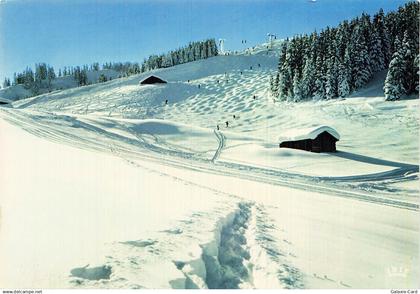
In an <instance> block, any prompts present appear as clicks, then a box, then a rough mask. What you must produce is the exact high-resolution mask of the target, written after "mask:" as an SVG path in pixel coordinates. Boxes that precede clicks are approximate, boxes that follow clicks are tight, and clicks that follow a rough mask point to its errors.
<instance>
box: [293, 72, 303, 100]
mask: <svg viewBox="0 0 420 294" xmlns="http://www.w3.org/2000/svg"><path fill="white" fill-rule="evenodd" d="M301 99H302V87H301V81H300V78H299V75H298V74H297V73H295V75H294V77H293V101H295V102H297V101H300V100H301Z"/></svg>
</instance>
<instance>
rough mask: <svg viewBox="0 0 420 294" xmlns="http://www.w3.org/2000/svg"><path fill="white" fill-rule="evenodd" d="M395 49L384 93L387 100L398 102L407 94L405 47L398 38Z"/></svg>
mask: <svg viewBox="0 0 420 294" xmlns="http://www.w3.org/2000/svg"><path fill="white" fill-rule="evenodd" d="M394 48H395V49H396V51H395V52H394V54H393V55H392V59H391V62H390V63H389V68H388V74H387V76H386V79H385V85H384V93H385V99H386V100H388V101H389V100H391V101H392V100H398V99H400V98H401V96H402V95H404V94H405V93H406V92H407V89H405V88H404V81H405V72H406V67H405V62H404V52H403V46H402V44H401V42H400V41H399V39H398V37H397V38H396V39H395V44H394Z"/></svg>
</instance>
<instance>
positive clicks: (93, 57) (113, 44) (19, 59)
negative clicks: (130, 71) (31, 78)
mask: <svg viewBox="0 0 420 294" xmlns="http://www.w3.org/2000/svg"><path fill="white" fill-rule="evenodd" d="M406 2H407V1H405V0H369V1H366V0H317V1H316V3H310V2H309V1H308V0H154V1H152V0H149V1H146V0H139V1H134V0H125V1H124V0H120V1H117V0H115V1H111V0H102V1H93V0H38V1H35V0H33V1H32V0H0V79H1V80H3V79H4V77H5V76H9V77H12V75H13V72H15V71H22V70H24V69H25V67H26V66H28V65H29V66H31V67H32V68H34V63H37V62H47V63H49V64H51V65H53V66H54V67H63V66H65V65H82V64H86V63H92V62H95V61H98V62H100V63H103V62H105V61H139V62H141V61H142V60H143V59H144V58H145V57H146V56H148V55H150V54H153V53H162V52H166V51H168V50H171V49H175V48H178V47H180V46H182V45H185V44H187V43H188V42H190V41H197V40H202V39H205V38H208V37H214V38H216V39H218V38H224V39H226V48H227V49H232V50H235V49H240V48H242V46H243V45H242V44H241V40H243V39H246V40H247V44H248V45H254V44H257V43H262V42H263V41H265V38H266V34H267V33H269V32H270V33H275V34H277V36H278V37H279V38H284V37H287V36H292V35H294V34H297V33H305V32H312V31H313V30H315V29H317V30H320V29H321V28H324V27H326V26H327V25H330V26H334V25H336V24H338V23H339V22H340V21H342V20H344V19H350V18H352V17H354V16H357V15H360V14H361V13H362V12H364V11H365V12H367V13H370V14H373V13H375V12H376V11H377V10H378V9H379V8H383V9H384V10H385V12H387V11H390V10H395V9H396V8H397V7H398V6H400V5H402V4H404V3H406Z"/></svg>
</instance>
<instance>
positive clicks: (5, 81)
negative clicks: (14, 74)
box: [3, 78, 10, 88]
mask: <svg viewBox="0 0 420 294" xmlns="http://www.w3.org/2000/svg"><path fill="white" fill-rule="evenodd" d="M7 87H10V80H9V79H8V78H5V79H4V82H3V88H7Z"/></svg>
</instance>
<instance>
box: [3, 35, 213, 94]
mask: <svg viewBox="0 0 420 294" xmlns="http://www.w3.org/2000/svg"><path fill="white" fill-rule="evenodd" d="M216 55H218V51H217V45H216V41H215V40H214V39H207V40H204V41H198V42H191V43H189V44H188V45H187V46H184V47H181V48H179V49H176V50H172V51H170V52H168V53H165V54H160V55H151V56H149V57H148V58H146V59H144V61H143V62H142V63H141V64H139V63H138V62H106V63H104V64H103V65H102V66H101V65H100V64H99V63H98V62H94V63H92V64H90V65H83V66H65V67H63V68H60V69H58V74H57V75H56V71H55V70H54V68H53V67H52V66H50V65H48V64H46V63H39V64H35V72H34V71H33V70H32V69H31V68H30V67H27V68H26V69H25V70H24V71H23V72H20V73H15V74H14V75H13V80H12V82H11V81H10V79H9V78H5V80H4V82H3V88H6V87H9V86H11V85H23V86H24V87H25V88H26V89H30V90H31V91H32V93H33V95H38V94H39V93H40V89H41V88H44V89H45V88H46V89H49V90H51V89H52V81H53V80H54V79H56V77H57V76H58V77H65V76H72V77H73V78H74V79H75V81H76V82H77V84H78V85H79V86H84V85H88V84H89V83H95V82H99V83H100V82H106V81H107V80H108V78H107V76H106V75H105V74H103V73H102V74H101V75H100V76H99V78H98V81H88V76H87V73H88V72H89V71H100V70H101V69H102V70H106V69H108V70H115V71H117V72H119V73H120V75H119V77H120V78H121V77H127V76H130V75H133V74H139V73H143V72H147V71H149V70H153V69H158V68H165V67H171V66H174V65H178V64H182V63H187V62H191V61H196V60H200V59H205V58H209V57H212V56H216Z"/></svg>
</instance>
